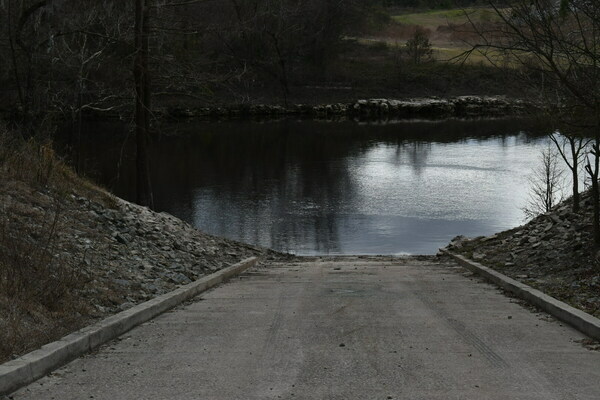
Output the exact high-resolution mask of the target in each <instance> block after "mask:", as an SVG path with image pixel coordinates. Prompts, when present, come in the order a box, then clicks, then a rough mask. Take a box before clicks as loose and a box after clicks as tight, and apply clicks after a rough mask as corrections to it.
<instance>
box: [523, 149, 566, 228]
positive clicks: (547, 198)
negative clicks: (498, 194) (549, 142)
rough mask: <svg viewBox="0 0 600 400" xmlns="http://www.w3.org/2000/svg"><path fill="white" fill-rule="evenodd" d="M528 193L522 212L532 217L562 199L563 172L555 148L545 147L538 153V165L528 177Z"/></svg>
mask: <svg viewBox="0 0 600 400" xmlns="http://www.w3.org/2000/svg"><path fill="white" fill-rule="evenodd" d="M529 183H530V193H529V200H528V202H527V204H526V205H525V206H524V207H523V212H524V213H525V216H526V217H527V218H533V217H535V216H537V215H539V214H543V213H546V212H549V211H551V210H552V208H553V207H554V206H555V205H556V204H558V203H559V202H560V201H562V199H563V190H564V187H565V179H564V172H563V170H562V169H561V166H560V162H559V155H558V152H557V151H556V150H554V149H553V148H551V147H547V148H545V149H544V150H542V152H541V154H540V161H539V165H538V166H537V167H536V168H535V169H534V170H533V172H532V174H531V176H530V177H529Z"/></svg>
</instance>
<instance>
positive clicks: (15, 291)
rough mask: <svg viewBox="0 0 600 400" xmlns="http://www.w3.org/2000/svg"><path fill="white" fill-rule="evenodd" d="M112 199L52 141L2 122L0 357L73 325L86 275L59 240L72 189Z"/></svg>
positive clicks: (78, 318)
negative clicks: (80, 173)
mask: <svg viewBox="0 0 600 400" xmlns="http://www.w3.org/2000/svg"><path fill="white" fill-rule="evenodd" d="M74 192H75V193H84V194H91V193H92V192H93V193H94V197H96V198H98V197H100V198H102V199H103V200H104V201H105V202H106V203H108V202H110V201H111V197H110V196H109V195H107V194H102V193H101V192H100V191H98V189H95V188H94V187H93V186H92V185H91V184H89V183H88V182H85V181H83V180H81V179H79V178H78V177H77V176H76V175H75V174H74V173H73V172H72V170H71V169H70V168H68V167H67V166H66V165H65V164H64V163H63V162H62V161H61V160H60V159H59V158H58V157H57V156H56V155H55V154H54V151H53V150H52V145H51V143H49V142H45V141H39V140H36V139H29V140H25V139H23V138H22V137H21V136H20V135H19V134H17V133H15V132H11V131H10V130H8V129H6V128H4V127H0V361H2V360H6V359H9V358H11V357H13V356H15V355H18V354H22V353H23V352H26V351H28V350H32V349H34V348H36V347H38V346H39V345H41V344H44V343H46V342H48V341H50V340H54V339H57V338H59V337H60V336H62V335H64V334H66V333H67V332H69V331H72V330H73V329H74V328H78V327H79V326H80V325H81V323H82V319H81V315H82V314H85V313H86V306H85V305H84V304H83V302H82V301H81V300H80V298H79V296H78V293H79V292H80V291H81V290H83V289H85V287H86V284H87V282H86V279H85V278H84V276H83V275H82V274H81V273H80V270H79V268H78V266H77V265H73V264H70V265H69V264H67V263H65V262H64V261H63V260H62V259H61V256H60V251H59V249H58V247H57V242H58V241H59V239H60V237H61V233H62V232H63V230H64V229H65V227H66V224H67V221H68V218H66V213H67V212H68V211H67V210H65V207H64V205H65V204H66V203H67V201H66V200H67V197H68V196H70V195H71V194H72V193H74Z"/></svg>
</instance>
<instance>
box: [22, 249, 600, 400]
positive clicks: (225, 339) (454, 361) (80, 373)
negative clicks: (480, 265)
mask: <svg viewBox="0 0 600 400" xmlns="http://www.w3.org/2000/svg"><path fill="white" fill-rule="evenodd" d="M584 339H585V337H584V336H583V335H582V334H580V333H579V332H577V331H575V330H573V329H571V328H569V327H567V326H563V325H562V324H560V323H558V322H556V321H554V320H553V319H552V318H549V317H548V316H547V315H545V314H542V313H536V312H534V311H531V310H529V309H527V308H524V307H523V306H521V305H520V304H518V303H517V302H516V301H515V300H513V299H511V298H509V297H506V296H505V295H503V294H502V293H501V292H500V291H499V290H497V289H496V288H495V287H494V286H491V285H489V284H486V283H482V282H481V281H480V280H479V279H478V278H476V277H473V276H472V275H471V274H470V273H468V272H466V271H465V270H463V269H462V268H461V267H458V266H456V265H455V264H453V263H452V262H449V261H443V262H442V261H438V260H436V259H435V258H402V259H392V258H350V257H349V258H340V259H336V260H332V261H328V260H327V259H319V260H317V261H313V262H302V263H289V264H274V265H271V266H269V267H266V268H261V269H253V270H250V271H249V272H247V273H245V274H244V275H242V276H241V277H239V278H235V279H234V280H232V281H231V282H230V283H227V284H225V285H223V286H221V287H218V288H216V289H214V290H212V291H210V292H207V293H205V294H203V295H202V296H201V297H200V298H198V299H197V301H195V302H193V303H191V304H188V305H186V306H182V307H179V308H178V309H176V310H174V311H172V312H169V313H166V314H164V315H162V316H160V317H158V318H156V319H155V320H153V321H151V322H149V323H146V324H144V325H142V326H140V327H138V328H136V329H134V330H133V331H131V332H129V333H128V334H126V335H125V336H123V337H122V338H120V339H119V340H118V341H115V342H113V343H111V344H109V345H107V346H105V347H103V349H101V350H100V351H99V352H97V353H95V354H92V355H90V356H87V357H84V358H81V359H78V360H76V361H74V362H72V363H70V364H69V365H67V366H66V367H64V368H62V369H60V370H57V371H56V372H55V373H53V374H52V375H51V376H49V377H46V378H44V379H42V380H40V381H38V382H36V383H34V384H32V385H30V386H28V387H26V388H23V389H21V390H20V391H18V392H16V393H14V394H13V398H14V399H61V400H66V399H78V400H80V399H90V398H93V399H96V400H97V399H106V400H114V399H203V400H209V399H215V400H217V399H218V400H221V399H223V400H229V399H240V400H241V399H244V400H250V399H261V400H262V399H340V400H342V399H344V400H346V399H369V400H371V399H411V400H412V399H423V400H425V399H427V400H432V399H440V400H442V399H443V400H448V399H477V400H480V399H540V400H551V399H588V400H598V399H600V352H598V351H592V350H589V349H587V348H586V347H585V346H584V345H582V344H581V343H580V341H582V340H584Z"/></svg>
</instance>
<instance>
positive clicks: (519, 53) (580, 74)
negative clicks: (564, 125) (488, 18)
mask: <svg viewBox="0 0 600 400" xmlns="http://www.w3.org/2000/svg"><path fill="white" fill-rule="evenodd" d="M489 4H490V6H491V7H492V8H493V9H494V11H495V13H496V15H497V16H498V18H499V22H498V23H496V24H489V25H488V26H486V27H481V26H478V25H477V24H475V23H471V25H472V28H473V29H474V30H475V31H476V32H477V34H478V37H479V39H478V43H475V45H474V46H473V47H472V49H471V50H470V51H469V52H467V53H465V56H468V55H469V54H470V53H472V52H474V51H477V52H480V53H483V54H484V55H486V56H487V57H488V60H490V62H492V63H499V62H502V61H504V60H507V59H508V60H510V64H511V65H513V66H514V67H516V68H517V69H518V70H519V72H520V74H519V76H520V77H521V79H522V81H523V83H524V84H528V85H530V86H531V87H534V88H535V89H536V90H537V92H538V93H539V100H540V101H541V102H542V104H545V105H546V107H547V109H550V110H557V109H558V110H568V112H567V113H566V114H565V115H564V117H565V118H568V119H570V123H571V124H572V125H576V126H578V127H579V128H580V130H581V129H584V128H585V129H587V130H588V131H589V132H592V135H593V137H594V140H593V144H592V151H591V152H590V153H589V156H588V158H587V161H586V166H585V170H586V172H587V174H588V175H589V176H590V178H591V180H592V189H591V191H592V198H593V202H594V216H593V228H594V244H595V246H596V247H597V248H598V247H600V188H599V186H598V176H599V174H600V169H599V168H600V162H599V161H600V160H599V159H598V157H600V2H598V1H588V0H562V1H555V0H513V1H502V2H500V1H494V0H490V2H489ZM539 77H541V78H542V79H539ZM575 149H576V150H577V143H575ZM571 157H572V156H571ZM571 160H573V158H571ZM574 164H575V163H573V164H572V165H573V166H574Z"/></svg>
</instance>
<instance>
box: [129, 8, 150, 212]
mask: <svg viewBox="0 0 600 400" xmlns="http://www.w3.org/2000/svg"><path fill="white" fill-rule="evenodd" d="M149 2H150V0H135V57H134V64H133V77H134V79H135V135H136V150H137V155H136V171H137V174H136V176H137V189H136V193H137V203H138V204H140V205H143V206H147V207H150V208H154V200H153V196H152V187H151V185H150V160H149V155H148V141H149V135H150V110H151V107H152V105H151V99H152V93H151V86H150V71H149V68H148V57H149V40H150V38H149V36H150V20H149V15H150V14H149V13H150V8H149Z"/></svg>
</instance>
